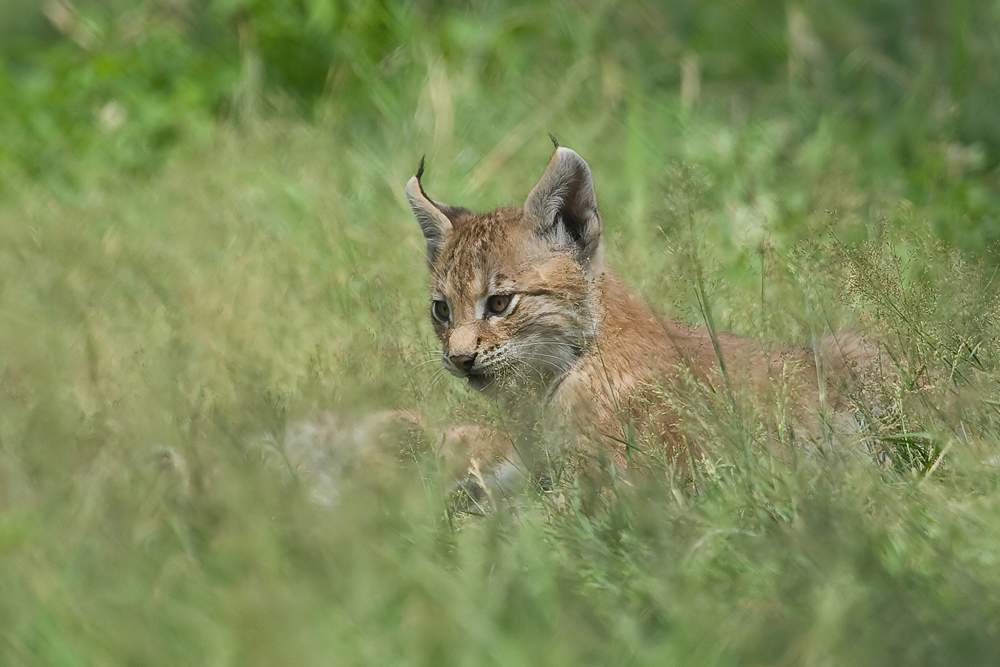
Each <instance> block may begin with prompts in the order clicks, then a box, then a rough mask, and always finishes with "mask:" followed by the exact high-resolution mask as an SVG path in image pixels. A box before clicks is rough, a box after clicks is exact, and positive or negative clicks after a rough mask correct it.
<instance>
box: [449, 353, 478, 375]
mask: <svg viewBox="0 0 1000 667" xmlns="http://www.w3.org/2000/svg"><path fill="white" fill-rule="evenodd" d="M448 360H449V361H451V363H453V364H455V368H457V369H459V370H461V371H465V372H466V373H468V372H469V371H471V370H472V364H474V363H475V361H476V355H475V354H471V355H469V354H456V355H453V356H451V357H448Z"/></svg>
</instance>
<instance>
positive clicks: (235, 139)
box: [0, 0, 1000, 667]
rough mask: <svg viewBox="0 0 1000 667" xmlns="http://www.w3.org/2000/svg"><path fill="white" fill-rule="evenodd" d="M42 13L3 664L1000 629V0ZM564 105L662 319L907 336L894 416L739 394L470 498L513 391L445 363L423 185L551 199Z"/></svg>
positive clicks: (6, 275)
mask: <svg viewBox="0 0 1000 667" xmlns="http://www.w3.org/2000/svg"><path fill="white" fill-rule="evenodd" d="M711 4H713V3H705V5H711ZM946 5H947V7H946ZM59 8H63V9H65V10H66V12H68V14H66V13H65V12H64V13H60V11H61V10H60V9H59ZM4 19H7V20H6V21H5V20H4ZM904 19H905V20H904ZM0 25H5V26H6V27H5V28H2V29H0V37H2V38H3V39H2V41H0V102H3V103H4V106H5V109H7V110H8V111H6V112H4V113H3V114H0V116H2V117H0V179H2V182H0V665H11V666H15V665H59V666H73V667H75V666H83V665H170V666H176V665H428V666H431V665H434V666H436V665H477V666H478V665H532V666H539V665H583V664H587V665H590V664H592V665H622V666H624V665H720V666H721V665H810V666H825V665H980V664H982V665H987V664H996V661H997V656H998V655H1000V350H998V342H1000V321H998V318H1000V299H998V285H997V281H996V274H997V267H998V266H1000V262H998V258H997V255H996V254H995V250H996V246H995V244H996V242H997V240H998V239H1000V194H998V192H1000V190H998V185H1000V180H998V171H997V168H998V167H997V165H998V164H1000V138H998V137H1000V135H998V134H997V130H996V128H998V127H1000V123H997V122H996V121H997V120H1000V119H998V118H997V116H996V112H995V106H994V105H992V103H991V102H990V100H993V99H994V98H993V97H991V95H992V94H993V93H991V92H990V91H994V92H995V91H996V90H1000V88H998V85H1000V84H998V82H997V81H996V80H995V74H994V73H991V71H992V70H991V69H990V68H991V67H992V66H991V65H990V63H995V62H996V59H995V57H1000V44H997V41H996V35H997V34H1000V30H997V28H998V26H1000V11H998V9H997V6H996V4H995V3H979V2H972V1H971V0H966V1H964V2H956V3H954V4H949V3H941V4H940V5H938V4H937V3H919V2H915V3H905V2H901V1H899V2H890V1H885V2H867V3H863V2H843V3H833V2H815V3H794V2H793V3H771V2H759V3H741V2H736V1H735V0H733V1H732V2H729V1H727V2H720V3H717V6H715V7H712V8H706V7H705V6H704V5H700V4H698V3H684V2H677V3H668V4H667V5H664V7H660V6H659V4H653V3H649V4H645V3H625V2H614V1H611V2H582V3H579V6H576V5H574V6H572V7H569V6H567V7H562V6H558V5H554V4H553V5H534V4H529V3H520V2H513V1H511V2H483V3H470V4H469V5H461V6H460V5H449V4H443V3H433V2H415V3H400V4H396V3H387V2H383V3H379V2H370V1H367V0H344V1H340V2H334V1H332V0H331V1H330V2H324V1H314V2H301V3H297V2H290V1H279V0H274V1H272V2H236V1H233V2H205V3H201V2H195V1H191V2H184V1H182V0H177V1H174V2H165V1H164V2H132V3H126V2H118V1H112V0H107V1H104V2H98V1H93V2H80V3H77V4H76V5H74V4H73V3H49V4H47V5H45V11H42V10H40V9H38V8H37V7H34V6H33V4H32V3H29V2H19V1H13V2H12V4H11V5H10V8H8V9H0ZM130 31H131V32H130ZM137 31H138V32H137ZM137 34H140V35H142V39H139V38H138V37H136V35H137ZM991 77H992V78H991ZM547 132H551V133H553V134H554V135H555V136H556V137H557V138H558V140H559V141H560V143H562V144H563V145H566V146H569V147H571V148H573V149H574V150H576V151H577V152H579V153H580V154H581V155H582V156H583V157H584V158H585V159H587V160H588V162H589V163H590V166H591V168H592V170H593V173H594V178H595V183H596V188H597V198H598V202H599V204H600V206H601V210H602V213H603V216H604V224H605V230H606V239H607V246H608V249H607V254H608V258H609V262H610V264H611V265H612V266H613V267H614V268H615V269H616V270H617V271H618V272H619V273H620V274H622V275H623V276H624V277H625V278H626V279H627V280H628V281H629V282H630V283H631V284H632V285H633V286H635V287H636V288H638V289H639V290H640V291H641V292H642V293H643V295H644V296H645V297H646V298H647V299H648V300H649V301H650V302H651V303H652V304H653V305H654V306H655V307H656V308H657V309H658V310H659V312H661V313H663V314H665V315H670V316H673V317H676V318H678V319H681V320H684V321H688V322H691V323H696V324H702V323H703V322H704V321H705V319H706V316H707V315H708V313H707V312H706V310H709V311H710V312H711V316H712V318H713V319H714V321H715V323H716V324H717V325H718V326H719V327H720V328H725V329H730V330H733V331H735V332H737V333H739V334H742V335H746V336H753V337H757V338H760V339H762V340H767V341H776V342H789V343H797V344H809V342H810V341H811V340H813V339H814V337H816V336H819V335H822V334H823V333H825V332H828V331H830V330H842V329H849V330H854V331H859V332H864V333H865V334H866V335H868V336H869V337H870V338H871V339H872V340H874V341H877V343H878V344H879V345H880V347H881V348H882V349H883V350H884V352H885V354H886V355H888V356H889V357H890V358H891V359H892V361H893V364H894V365H895V366H896V367H897V368H898V371H899V378H896V379H893V380H891V381H890V380H887V381H886V383H885V385H884V386H881V387H878V388H877V390H878V391H879V392H880V393H881V397H882V399H883V402H884V405H885V406H886V409H885V410H883V411H880V412H879V413H878V414H876V415H872V414H868V415H866V416H867V418H868V422H869V423H868V425H867V428H866V429H865V430H864V431H863V432H862V433H859V434H858V435H857V437H856V438H854V439H853V440H852V441H850V442H835V441H833V440H826V441H820V442H816V443H811V444H809V445H808V446H803V447H801V448H799V449H796V451H794V452H791V455H788V453H786V452H782V453H780V454H779V453H776V452H775V451H774V448H773V446H771V444H769V434H768V433H766V431H765V429H764V428H763V427H762V426H761V425H760V424H759V423H758V422H759V420H758V421H755V420H754V418H753V415H745V414H733V413H728V412H726V411H724V410H723V411H720V412H717V413H715V414H712V415H705V416H704V417H703V421H704V422H705V423H704V424H702V426H703V427H704V429H706V432H708V433H711V434H712V438H711V441H710V442H707V443H706V448H707V451H708V455H707V457H706V459H705V460H704V461H703V462H701V463H700V464H699V465H698V466H697V467H696V468H695V469H694V470H693V471H692V472H691V474H690V477H689V476H687V475H681V474H674V473H669V472H664V471H662V470H659V471H657V470H652V471H651V474H650V475H646V476H641V477H638V478H637V481H636V482H635V483H634V484H633V485H631V486H629V485H624V484H612V485H609V487H608V488H606V489H604V490H603V491H602V492H601V493H600V494H597V495H594V494H590V493H588V492H587V491H586V490H585V489H581V488H579V487H578V486H577V485H574V484H573V483H572V481H571V480H570V481H568V482H566V484H565V485H563V486H561V487H559V488H557V489H555V490H554V491H553V492H552V493H540V492H533V491H531V490H525V491H524V492H522V493H520V494H519V495H518V496H517V497H516V498H515V499H514V502H511V503H500V504H498V505H497V506H495V507H492V508H491V509H490V511H488V512H486V513H484V514H483V515H466V514H456V513H454V512H451V511H450V509H451V496H450V486H451V483H452V481H453V479H452V477H451V472H450V471H449V470H448V465H447V462H442V461H441V460H440V459H439V457H438V456H436V444H437V443H435V442H434V436H433V433H434V431H435V429H434V427H437V426H442V425H448V424H456V423H486V424H490V423H494V422H495V420H496V419H497V409H496V406H495V405H493V404H491V403H490V402H489V401H487V400H485V399H483V398H481V397H478V396H474V395H471V394H470V393H468V392H467V391H466V390H464V389H463V388H462V387H461V386H459V385H460V383H459V382H458V381H453V378H450V377H444V378H442V377H441V376H440V373H439V372H438V371H439V365H438V364H436V363H433V362H432V363H425V362H427V361H429V360H431V359H433V358H434V356H435V355H434V351H435V349H436V347H435V339H434V336H433V333H432V330H431V326H430V323H429V321H428V315H427V309H428V303H427V296H426V291H425V290H426V285H425V280H426V275H425V274H426V269H425V266H424V251H423V240H422V238H421V236H420V232H419V229H418V227H417V225H416V223H415V221H414V220H413V219H412V217H411V215H410V213H409V210H408V208H407V206H406V203H405V199H404V197H403V186H404V185H405V183H406V180H407V179H408V178H409V177H410V176H411V175H412V174H413V173H414V171H415V169H416V166H417V164H418V162H419V160H420V158H421V157H422V156H424V155H426V164H427V172H426V175H425V177H424V186H425V187H426V189H427V191H428V193H429V194H430V195H431V196H432V197H434V198H435V199H438V200H442V201H446V202H449V203H452V204H456V205H463V206H467V207H470V208H473V209H487V208H492V207H494V206H498V205H502V204H519V203H521V202H522V201H523V199H524V197H525V195H526V194H527V192H528V190H529V189H530V187H531V186H532V185H533V184H534V182H535V181H536V179H537V178H538V176H539V175H540V174H541V171H542V169H543V168H544V166H545V163H546V161H547V160H548V157H549V155H550V152H551V144H550V143H549V140H548V138H547V136H546V133H547ZM863 407H864V406H860V407H859V409H861V408H863ZM401 409H402V410H417V411H420V412H421V413H422V414H424V415H425V416H426V418H427V420H428V422H429V423H430V424H431V425H432V427H430V428H428V429H427V433H424V434H420V433H417V434H414V433H408V434H405V435H402V434H401V435H399V437H397V438H389V439H388V441H387V440H386V439H385V438H374V437H369V434H368V432H367V431H366V430H365V429H364V428H361V427H357V426H358V425H359V424H361V425H363V424H365V423H366V420H370V419H371V416H372V415H377V414H379V413H381V411H385V410H401ZM318 420H326V422H325V423H327V424H334V425H335V426H334V427H331V430H332V432H333V433H335V434H339V435H337V436H336V437H333V438H332V440H331V441H330V442H327V443H326V446H328V447H332V450H333V451H332V453H331V454H330V455H329V456H328V457H327V458H322V459H320V460H319V463H318V464H317V465H318V466H319V468H320V469H321V473H323V474H328V478H326V479H325V483H326V486H324V487H323V488H324V490H325V495H324V497H323V498H322V502H318V501H317V493H316V488H317V485H318V484H319V483H320V481H322V480H319V479H318V478H317V474H316V471H315V470H314V469H309V466H306V465H305V463H304V461H305V459H307V458H308V457H309V456H310V453H309V451H308V449H309V443H310V439H309V437H308V431H307V432H306V436H303V435H302V433H303V430H302V429H303V424H306V425H308V424H310V423H316V422H317V421H318ZM356 427H357V428H356ZM303 443H305V444H303ZM338 447H339V448H340V449H341V450H343V451H340V450H338ZM314 463H315V461H314Z"/></svg>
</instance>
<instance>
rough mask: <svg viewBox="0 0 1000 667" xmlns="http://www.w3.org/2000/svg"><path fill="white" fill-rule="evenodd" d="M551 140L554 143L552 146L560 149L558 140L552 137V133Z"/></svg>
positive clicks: (550, 134)
mask: <svg viewBox="0 0 1000 667" xmlns="http://www.w3.org/2000/svg"><path fill="white" fill-rule="evenodd" d="M549 139H550V140H551V141H552V145H553V146H555V147H556V148H559V142H558V141H556V138H555V137H553V136H552V133H551V132H549Z"/></svg>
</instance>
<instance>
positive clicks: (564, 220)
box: [524, 144, 601, 272]
mask: <svg viewBox="0 0 1000 667" xmlns="http://www.w3.org/2000/svg"><path fill="white" fill-rule="evenodd" d="M524 218H525V221H526V222H527V223H528V224H531V225H535V226H536V231H537V233H538V234H539V235H540V236H544V237H546V238H548V239H551V241H552V242H553V243H554V244H558V245H568V246H572V247H573V248H574V255H575V256H576V259H577V261H578V262H579V263H580V265H581V266H583V267H584V268H585V269H587V270H588V272H590V271H591V270H592V269H593V268H595V267H594V266H593V265H594V264H595V260H596V261H598V262H599V261H600V255H601V214H600V213H599V212H598V211H597V198H596V197H595V196H594V182H593V180H592V179H591V177H590V167H588V166H587V163H586V162H584V160H583V158H582V157H580V156H579V155H577V154H576V153H575V152H574V151H572V150H570V149H569V148H564V147H562V146H559V145H558V144H557V145H556V152H555V153H554V154H553V155H552V159H551V160H549V165H548V166H547V167H546V168H545V173H544V174H542V178H541V179H540V180H539V181H538V183H537V184H536V185H535V187H534V188H532V190H531V192H530V193H529V194H528V199H527V200H526V201H525V202H524Z"/></svg>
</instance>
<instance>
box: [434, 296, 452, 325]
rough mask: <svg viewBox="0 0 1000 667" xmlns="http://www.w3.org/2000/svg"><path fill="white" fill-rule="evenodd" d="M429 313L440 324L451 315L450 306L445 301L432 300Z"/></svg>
mask: <svg viewBox="0 0 1000 667" xmlns="http://www.w3.org/2000/svg"><path fill="white" fill-rule="evenodd" d="M431 315H433V316H434V319H435V320H437V321H438V322H441V323H442V324H443V323H445V322H447V321H448V318H449V317H451V308H449V307H448V302H447V301H433V302H431Z"/></svg>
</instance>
